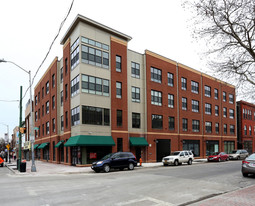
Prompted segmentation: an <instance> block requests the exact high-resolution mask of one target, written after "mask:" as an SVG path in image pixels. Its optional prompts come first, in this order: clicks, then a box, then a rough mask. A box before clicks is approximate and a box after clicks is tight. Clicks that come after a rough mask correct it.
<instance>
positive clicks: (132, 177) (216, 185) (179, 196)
mask: <svg viewBox="0 0 255 206" xmlns="http://www.w3.org/2000/svg"><path fill="white" fill-rule="evenodd" d="M254 184H255V178H254V177H249V178H244V177H242V174H241V161H229V162H220V163H201V164H193V165H186V164H185V165H181V166H177V167H175V166H167V167H164V166H161V167H155V168H144V169H135V170H134V171H128V170H124V171H117V170H116V171H113V172H110V173H107V174H106V173H94V172H89V173H86V174H85V173H84V174H56V175H54V174H52V175H47V176H46V175H45V176H19V175H14V174H12V173H11V172H10V171H9V170H8V169H7V168H0V188H1V189H0V191H1V200H0V202H1V206H5V205H13V206H15V205H28V206H29V205H33V206H34V205H45V206H46V205H114V206H123V205H125V206H131V205H136V206H137V205H138V206H145V205H146V206H152V205H170V206H171V205H189V204H192V203H195V202H198V201H201V200H203V199H206V198H209V197H212V196H216V195H220V194H224V193H227V192H230V191H235V190H238V189H240V188H244V187H247V186H250V185H254Z"/></svg>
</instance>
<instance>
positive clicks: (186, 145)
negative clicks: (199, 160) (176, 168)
mask: <svg viewBox="0 0 255 206" xmlns="http://www.w3.org/2000/svg"><path fill="white" fill-rule="evenodd" d="M182 144H183V150H190V151H192V153H193V154H194V156H195V157H199V156H200V147H199V145H200V141H199V140H183V143H182Z"/></svg>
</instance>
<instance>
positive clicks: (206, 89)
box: [205, 85, 211, 97]
mask: <svg viewBox="0 0 255 206" xmlns="http://www.w3.org/2000/svg"><path fill="white" fill-rule="evenodd" d="M205 96H206V97H211V87H209V86H206V85H205Z"/></svg>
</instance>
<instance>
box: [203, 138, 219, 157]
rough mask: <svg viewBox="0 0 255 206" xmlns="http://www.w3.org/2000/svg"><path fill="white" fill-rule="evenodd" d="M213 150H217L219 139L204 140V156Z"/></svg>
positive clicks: (210, 153)
mask: <svg viewBox="0 0 255 206" xmlns="http://www.w3.org/2000/svg"><path fill="white" fill-rule="evenodd" d="M214 152H219V141H212V140H207V141H206V156H209V155H212V154H213V153H214Z"/></svg>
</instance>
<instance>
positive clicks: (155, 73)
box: [151, 67, 162, 83]
mask: <svg viewBox="0 0 255 206" xmlns="http://www.w3.org/2000/svg"><path fill="white" fill-rule="evenodd" d="M151 81H153V82H157V83H161V81H162V72H161V70H160V69H157V68H154V67H151Z"/></svg>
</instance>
